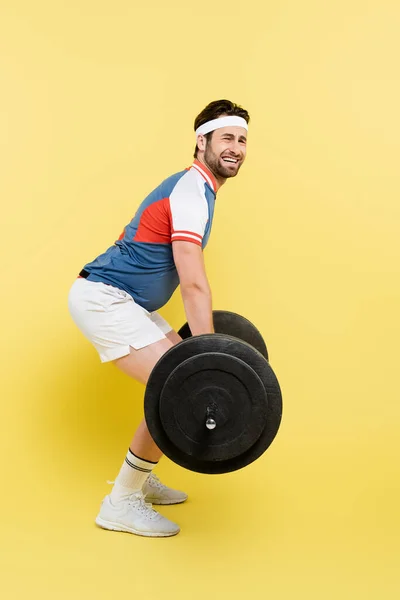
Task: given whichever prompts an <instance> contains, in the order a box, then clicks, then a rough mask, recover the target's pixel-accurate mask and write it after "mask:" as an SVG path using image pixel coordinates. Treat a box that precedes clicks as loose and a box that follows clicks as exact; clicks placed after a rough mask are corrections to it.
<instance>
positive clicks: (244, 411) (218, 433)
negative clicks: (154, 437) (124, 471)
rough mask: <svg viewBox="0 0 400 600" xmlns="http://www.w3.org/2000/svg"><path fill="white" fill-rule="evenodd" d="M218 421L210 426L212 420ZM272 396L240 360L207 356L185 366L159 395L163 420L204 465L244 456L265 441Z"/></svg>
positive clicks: (172, 435) (182, 447)
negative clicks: (206, 462)
mask: <svg viewBox="0 0 400 600" xmlns="http://www.w3.org/2000/svg"><path fill="white" fill-rule="evenodd" d="M208 418H212V420H213V421H215V427H214V429H212V430H210V429H208V428H207V425H206V423H207V419H208ZM266 418H267V394H266V391H265V389H264V386H263V383H262V381H261V379H260V378H259V376H258V375H257V373H256V372H255V371H254V370H253V369H252V368H251V367H250V366H249V365H248V364H246V363H245V362H243V361H242V360H241V359H239V358H236V357H235V356H231V355H229V354H224V353H218V352H207V353H206V354H205V353H201V354H198V355H196V356H192V357H190V358H188V359H186V360H185V361H183V362H182V363H180V364H179V365H178V366H177V367H176V368H175V369H174V370H173V371H172V373H171V374H170V376H169V377H168V378H167V380H166V382H165V384H164V387H163V389H162V392H161V396H160V419H161V422H162V425H163V428H164V431H165V433H166V435H167V436H168V438H169V440H170V441H171V443H173V444H174V445H175V446H176V447H177V448H178V449H179V450H181V451H182V452H184V453H185V454H187V455H188V456H193V457H194V458H196V459H199V460H204V461H216V460H228V459H230V458H235V457H236V456H238V455H240V454H243V453H244V452H246V450H248V449H249V448H250V447H251V446H252V445H253V444H254V443H255V442H256V441H257V440H258V438H259V437H260V435H261V433H262V430H263V429H264V424H265V420H266Z"/></svg>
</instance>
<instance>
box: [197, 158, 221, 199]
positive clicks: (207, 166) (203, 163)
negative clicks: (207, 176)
mask: <svg viewBox="0 0 400 600" xmlns="http://www.w3.org/2000/svg"><path fill="white" fill-rule="evenodd" d="M196 160H197V161H198V162H200V163H201V164H202V165H204V166H205V167H206V169H207V170H208V171H209V172H210V173H212V175H213V177H214V179H215V184H216V186H215V187H216V189H215V192H218V190H219V188H220V187H221V186H222V185H224V183H225V181H226V178H223V177H219V176H218V175H217V174H216V173H214V171H213V170H212V168H211V167H210V165H208V164H207V163H206V162H205V160H204V159H203V158H201V157H199V156H198V157H197V158H196Z"/></svg>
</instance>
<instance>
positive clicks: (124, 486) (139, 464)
mask: <svg viewBox="0 0 400 600" xmlns="http://www.w3.org/2000/svg"><path fill="white" fill-rule="evenodd" d="M156 464H157V463H154V462H150V461H148V460H143V458H139V457H138V456H136V455H135V454H133V452H131V450H128V452H127V454H126V457H125V460H124V463H123V465H122V467H121V470H120V472H119V473H118V476H117V478H116V480H115V482H114V487H113V489H112V490H111V494H110V498H111V502H112V503H113V504H115V502H118V501H119V500H122V499H123V498H126V497H127V496H130V494H132V493H134V492H139V491H140V490H141V489H142V487H143V484H144V483H145V481H146V479H147V478H148V476H149V475H150V473H151V472H152V470H153V469H154V467H155V466H156Z"/></svg>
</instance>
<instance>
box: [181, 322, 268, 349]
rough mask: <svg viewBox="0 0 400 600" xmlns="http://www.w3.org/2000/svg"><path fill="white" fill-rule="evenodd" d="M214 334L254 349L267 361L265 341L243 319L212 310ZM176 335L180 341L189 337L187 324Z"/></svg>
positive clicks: (251, 325)
mask: <svg viewBox="0 0 400 600" xmlns="http://www.w3.org/2000/svg"><path fill="white" fill-rule="evenodd" d="M213 323H214V331H215V333H224V334H226V335H232V336H233V337H236V338H238V339H239V340H242V341H244V342H247V343H248V344H250V346H253V348H256V350H258V351H259V352H261V354H262V355H263V356H264V357H265V358H266V359H267V360H268V350H267V346H266V344H265V341H264V339H263V337H262V335H261V333H260V332H259V331H258V329H257V328H256V326H255V325H253V323H251V321H249V320H248V319H246V318H245V317H242V316H241V315H238V314H237V313H234V312H229V311H226V310H213ZM178 334H179V335H180V336H181V338H182V339H187V338H188V337H191V335H192V333H191V331H190V327H189V324H188V323H185V324H184V325H182V327H181V328H180V330H179V331H178Z"/></svg>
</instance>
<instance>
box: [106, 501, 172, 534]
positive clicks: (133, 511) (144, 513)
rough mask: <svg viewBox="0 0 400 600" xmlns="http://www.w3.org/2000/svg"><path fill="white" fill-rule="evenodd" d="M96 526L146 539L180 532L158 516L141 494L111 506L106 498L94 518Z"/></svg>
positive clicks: (169, 522)
mask: <svg viewBox="0 0 400 600" xmlns="http://www.w3.org/2000/svg"><path fill="white" fill-rule="evenodd" d="M96 524H97V525H98V526H99V527H102V528H103V529H110V530H112V531H126V532H128V533H136V535H144V536H148V537H167V536H170V535H176V534H177V533H179V531H180V529H179V526H178V525H177V524H176V523H173V522H172V521H169V520H168V519H166V518H165V517H163V516H162V515H160V514H159V513H158V512H156V511H155V510H153V509H152V507H151V504H147V503H146V502H145V501H144V496H143V493H142V492H134V493H133V494H131V495H130V496H127V497H126V498H124V499H123V500H119V501H118V502H117V503H116V504H112V503H111V499H110V496H106V497H105V498H104V500H103V502H102V504H101V507H100V512H99V514H98V515H97V517H96Z"/></svg>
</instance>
